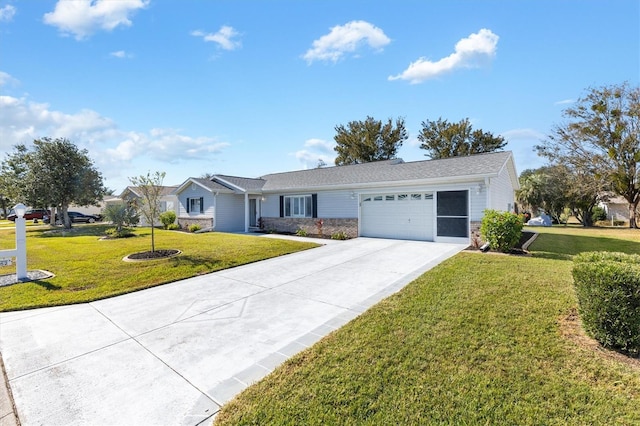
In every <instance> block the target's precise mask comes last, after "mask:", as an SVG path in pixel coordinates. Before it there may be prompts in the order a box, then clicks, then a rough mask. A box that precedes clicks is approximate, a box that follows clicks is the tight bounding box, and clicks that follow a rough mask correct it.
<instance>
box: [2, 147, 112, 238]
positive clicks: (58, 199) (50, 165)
mask: <svg viewBox="0 0 640 426" xmlns="http://www.w3.org/2000/svg"><path fill="white" fill-rule="evenodd" d="M2 175H3V176H2V181H3V182H7V184H6V185H7V188H9V190H10V191H11V197H12V198H13V201H15V202H23V203H26V204H28V205H30V206H32V207H43V208H45V207H52V208H53V209H55V208H58V209H60V213H61V220H62V222H63V223H64V226H65V228H71V221H70V220H69V215H68V214H67V210H68V207H69V206H70V205H71V204H76V205H79V206H89V205H96V204H97V203H98V202H99V201H100V200H102V198H103V196H104V193H105V187H104V185H103V180H102V175H101V174H100V172H99V171H98V170H97V169H96V168H95V167H94V165H93V162H92V160H91V159H90V158H89V156H88V152H87V150H84V149H83V150H80V149H78V147H76V146H75V145H74V144H73V143H71V142H70V141H69V140H67V139H64V138H57V139H51V138H48V137H45V138H41V139H36V140H34V141H33V146H31V147H27V146H26V145H23V144H21V145H16V146H15V149H14V152H13V153H11V154H8V155H7V157H6V158H5V160H4V161H3V163H2ZM52 214H53V212H52ZM54 217H55V216H54Z"/></svg>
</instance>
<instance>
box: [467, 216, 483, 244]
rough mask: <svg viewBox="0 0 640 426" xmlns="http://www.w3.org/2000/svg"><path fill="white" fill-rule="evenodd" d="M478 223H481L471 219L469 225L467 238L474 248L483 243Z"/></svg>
mask: <svg viewBox="0 0 640 426" xmlns="http://www.w3.org/2000/svg"><path fill="white" fill-rule="evenodd" d="M480 225H482V222H480V221H474V220H472V221H471V223H470V226H469V227H470V228H471V229H470V231H471V238H469V241H470V245H471V246H472V247H474V248H479V247H480V246H481V245H483V244H484V243H485V241H483V240H482V237H480Z"/></svg>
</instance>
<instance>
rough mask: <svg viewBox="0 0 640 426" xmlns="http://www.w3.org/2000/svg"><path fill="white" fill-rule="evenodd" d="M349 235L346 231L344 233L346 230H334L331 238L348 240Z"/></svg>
mask: <svg viewBox="0 0 640 426" xmlns="http://www.w3.org/2000/svg"><path fill="white" fill-rule="evenodd" d="M348 238H349V237H348V236H347V234H346V233H344V231H338V232H334V233H333V234H331V239H332V240H346V239H348Z"/></svg>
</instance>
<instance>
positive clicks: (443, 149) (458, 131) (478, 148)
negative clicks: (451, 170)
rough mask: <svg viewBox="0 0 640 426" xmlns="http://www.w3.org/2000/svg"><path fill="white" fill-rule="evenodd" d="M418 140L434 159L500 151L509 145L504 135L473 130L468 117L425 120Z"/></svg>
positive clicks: (427, 154) (428, 155)
mask: <svg viewBox="0 0 640 426" xmlns="http://www.w3.org/2000/svg"><path fill="white" fill-rule="evenodd" d="M418 140H419V141H420V142H422V144H421V145H420V148H422V149H424V150H427V153H426V154H425V155H426V156H427V157H429V158H431V159H434V160H435V159H440V158H449V157H458V156H465V155H472V154H481V153H484V152H495V151H500V150H502V149H503V148H504V147H505V146H506V145H507V141H505V139H504V138H503V137H502V136H494V135H493V134H492V133H490V132H483V131H482V130H473V127H472V126H471V123H470V122H469V119H468V118H465V119H464V120H461V121H460V122H458V123H449V122H448V121H447V120H443V119H442V118H438V120H437V121H430V120H426V121H423V122H422V129H421V130H420V134H418Z"/></svg>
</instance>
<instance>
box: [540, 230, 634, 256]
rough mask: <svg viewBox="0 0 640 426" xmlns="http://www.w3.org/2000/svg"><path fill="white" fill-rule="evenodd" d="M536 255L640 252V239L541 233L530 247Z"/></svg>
mask: <svg viewBox="0 0 640 426" xmlns="http://www.w3.org/2000/svg"><path fill="white" fill-rule="evenodd" d="M529 250H530V251H531V253H532V254H533V255H534V256H536V257H544V258H548V259H558V260H571V258H572V256H574V255H576V254H579V253H582V252H585V251H614V252H623V253H628V254H640V241H631V240H623V239H617V238H608V237H600V236H588V235H568V234H543V233H541V234H539V235H538V238H537V239H536V240H535V241H534V242H533V244H532V245H531V246H530V247H529Z"/></svg>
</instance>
